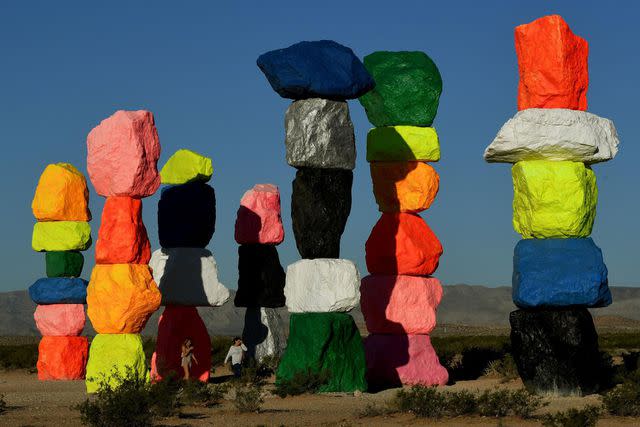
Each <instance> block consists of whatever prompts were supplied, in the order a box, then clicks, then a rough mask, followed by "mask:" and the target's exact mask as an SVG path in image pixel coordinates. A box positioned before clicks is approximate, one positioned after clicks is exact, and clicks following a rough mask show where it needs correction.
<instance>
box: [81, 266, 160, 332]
mask: <svg viewBox="0 0 640 427" xmlns="http://www.w3.org/2000/svg"><path fill="white" fill-rule="evenodd" d="M160 299H161V295H160V291H159V290H158V286H157V285H156V283H155V282H154V281H153V277H152V276H151V270H150V269H149V266H147V265H144V264H97V265H96V266H95V267H94V268H93V272H92V273H91V280H90V281H89V286H88V287H87V306H88V308H87V315H88V316H89V319H91V324H92V325H93V328H94V329H95V330H96V332H97V333H99V334H137V333H140V331H142V329H143V328H144V326H145V325H146V324H147V320H149V317H150V316H151V314H152V313H153V312H154V311H156V310H157V309H158V307H160Z"/></svg>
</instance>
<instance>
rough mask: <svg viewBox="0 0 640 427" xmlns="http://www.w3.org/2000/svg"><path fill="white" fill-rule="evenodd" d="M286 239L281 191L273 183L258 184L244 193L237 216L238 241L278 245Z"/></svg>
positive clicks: (242, 243)
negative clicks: (281, 215) (281, 209)
mask: <svg viewBox="0 0 640 427" xmlns="http://www.w3.org/2000/svg"><path fill="white" fill-rule="evenodd" d="M282 240H284V228H283V227H282V218H281V217H280V192H279V191H278V187H276V186H275V185H271V184H257V185H255V186H254V187H253V188H252V189H251V190H249V191H247V192H246V193H244V196H242V200H240V209H238V217H237V218H236V242H238V243H239V244H241V245H244V244H252V243H262V244H268V245H277V244H279V243H281V242H282Z"/></svg>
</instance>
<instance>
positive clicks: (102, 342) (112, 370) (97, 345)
mask: <svg viewBox="0 0 640 427" xmlns="http://www.w3.org/2000/svg"><path fill="white" fill-rule="evenodd" d="M128 371H130V372H131V374H133V375H135V376H137V377H138V378H141V379H143V380H148V379H149V371H148V370H147V364H146V362H145V355H144V349H143V347H142V337H141V336H140V335H138V334H98V335H96V336H95V337H94V338H93V340H92V341H91V350H90V351H89V361H88V363H87V382H86V386H87V393H95V392H97V391H98V390H99V388H100V384H101V383H102V382H105V383H107V384H109V385H111V387H117V386H119V385H120V378H123V377H126V376H127V374H128ZM114 374H116V375H114Z"/></svg>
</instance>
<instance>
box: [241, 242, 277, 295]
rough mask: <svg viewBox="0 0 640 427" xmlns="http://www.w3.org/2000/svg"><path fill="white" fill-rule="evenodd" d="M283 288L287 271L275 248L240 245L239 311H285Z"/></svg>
mask: <svg viewBox="0 0 640 427" xmlns="http://www.w3.org/2000/svg"><path fill="white" fill-rule="evenodd" d="M284 285H285V273H284V269H283V268H282V265H281V264H280V258H279V257H278V250H277V249H276V248H275V247H274V246H269V245H259V244H257V245H240V247H239V248H238V290H237V291H236V296H235V298H234V301H233V303H234V305H235V306H236V307H283V306H284V303H285V297H284Z"/></svg>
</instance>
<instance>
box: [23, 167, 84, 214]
mask: <svg viewBox="0 0 640 427" xmlns="http://www.w3.org/2000/svg"><path fill="white" fill-rule="evenodd" d="M31 209H32V210H33V216H35V217H36V219H37V220H38V221H91V212H89V190H88V189H87V181H86V180H85V179H84V175H82V173H81V172H80V171H78V169H76V168H75V167H74V166H73V165H71V164H69V163H56V164H52V165H48V166H47V167H46V168H45V169H44V172H42V175H40V180H39V181H38V186H37V187H36V193H35V196H34V197H33V202H32V203H31Z"/></svg>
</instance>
